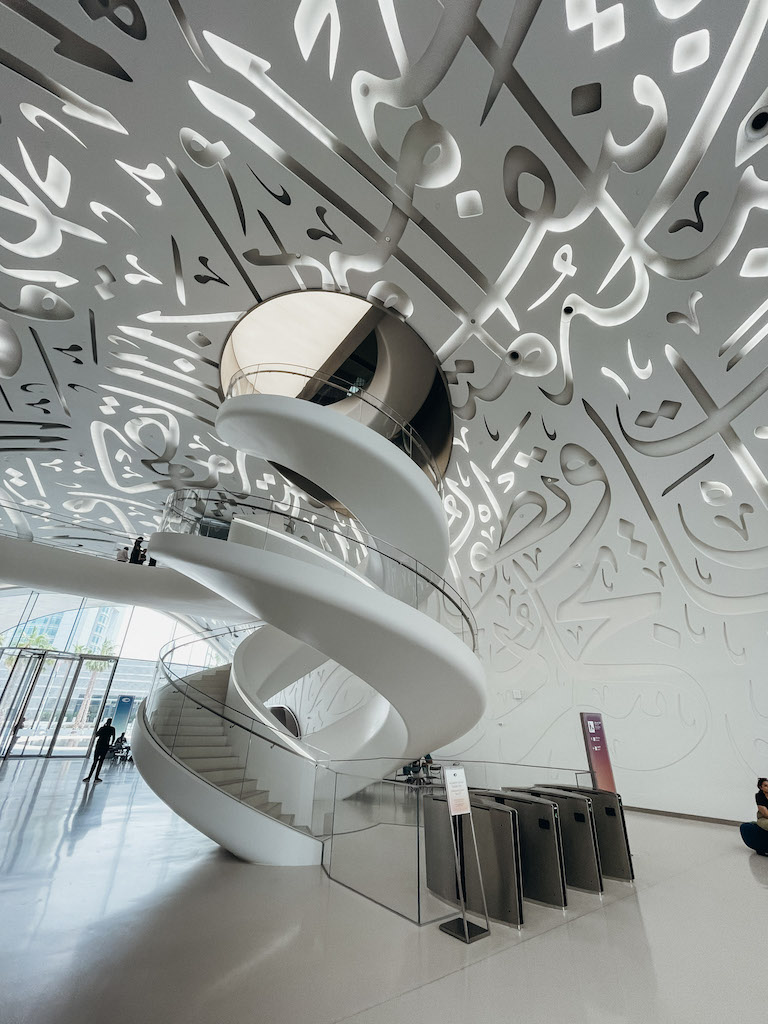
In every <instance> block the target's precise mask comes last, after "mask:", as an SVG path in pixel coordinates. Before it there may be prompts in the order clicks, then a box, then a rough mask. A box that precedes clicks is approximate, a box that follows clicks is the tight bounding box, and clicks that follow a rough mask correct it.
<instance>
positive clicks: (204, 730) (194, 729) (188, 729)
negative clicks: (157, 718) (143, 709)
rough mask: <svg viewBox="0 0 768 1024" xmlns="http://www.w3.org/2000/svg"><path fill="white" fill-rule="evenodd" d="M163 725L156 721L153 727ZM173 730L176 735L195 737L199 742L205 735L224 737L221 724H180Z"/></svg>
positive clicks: (212, 737)
mask: <svg viewBox="0 0 768 1024" xmlns="http://www.w3.org/2000/svg"><path fill="white" fill-rule="evenodd" d="M163 727H164V726H163V725H160V723H158V724H157V726H156V727H155V728H156V729H157V728H163ZM173 732H174V733H175V734H176V735H177V736H188V737H191V738H194V737H197V738H198V739H199V740H200V742H201V743H202V742H206V737H210V738H211V739H221V740H224V739H226V737H225V735H224V726H223V725H181V726H179V728H178V729H174V730H173Z"/></svg>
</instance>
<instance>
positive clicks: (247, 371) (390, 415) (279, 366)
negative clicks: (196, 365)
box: [226, 363, 443, 492]
mask: <svg viewBox="0 0 768 1024" xmlns="http://www.w3.org/2000/svg"><path fill="white" fill-rule="evenodd" d="M267 373H271V374H281V373H282V374H285V375H286V376H291V377H301V378H303V379H305V380H308V381H319V382H321V383H322V384H323V385H327V386H328V387H331V388H333V389H334V390H336V391H338V392H339V393H340V399H339V400H341V398H353V399H357V400H358V401H360V402H363V403H364V404H365V405H368V406H370V407H371V408H372V409H375V411H376V412H379V413H381V414H382V415H383V416H386V418H387V419H388V420H390V422H391V423H393V424H394V426H395V427H396V430H395V431H394V433H393V434H392V435H390V438H389V439H390V440H392V439H393V438H394V437H395V436H396V435H397V434H398V433H400V434H402V435H403V436H404V437H406V438H408V440H409V441H410V443H411V444H412V445H413V446H415V447H416V448H417V449H418V451H419V452H420V455H421V461H420V460H417V459H414V461H415V462H417V464H422V463H423V465H422V468H424V469H428V470H429V472H428V474H427V475H428V476H429V477H430V478H431V479H432V482H433V484H434V485H435V487H436V488H437V490H438V491H440V492H442V482H443V477H442V473H441V472H440V469H439V468H438V465H437V462H436V461H435V459H434V456H433V455H432V452H431V451H430V450H429V446H428V445H427V443H426V442H425V441H424V439H423V438H422V437H421V435H420V434H419V432H418V431H417V430H416V429H415V427H414V426H413V425H412V424H411V423H410V422H409V421H408V420H406V419H404V418H403V417H402V416H401V415H400V413H399V412H397V410H396V409H393V408H392V406H391V405H388V404H387V403H386V402H384V401H382V400H381V399H380V398H377V397H376V396H375V395H372V394H370V392H368V391H366V390H365V389H363V388H361V389H359V390H357V391H353V390H352V387H353V385H350V384H349V382H348V381H345V380H343V379H342V378H341V377H336V376H334V375H333V374H329V373H323V372H322V371H321V370H315V369H313V368H312V367H310V366H299V365H294V364H292V363H254V364H253V365H251V366H245V367H241V368H240V369H239V370H238V371H237V372H236V373H234V374H233V375H232V377H231V378H230V381H229V384H228V385H227V392H226V397H227V398H234V397H238V386H239V385H241V384H242V383H243V382H244V381H247V382H248V384H249V385H250V388H251V391H250V392H248V393H252V394H262V392H261V391H259V389H258V388H257V387H256V384H255V380H256V378H257V377H258V376H259V375H260V374H267ZM306 401H312V399H311V398H309V399H306ZM383 436H386V435H383ZM406 454H408V455H409V456H410V457H411V458H413V455H412V454H411V453H410V452H408V451H406Z"/></svg>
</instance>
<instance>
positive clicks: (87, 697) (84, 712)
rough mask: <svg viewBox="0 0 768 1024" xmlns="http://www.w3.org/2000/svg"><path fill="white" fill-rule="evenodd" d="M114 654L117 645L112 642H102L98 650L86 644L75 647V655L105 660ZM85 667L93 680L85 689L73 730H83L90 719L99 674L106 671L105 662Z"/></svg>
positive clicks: (93, 662)
mask: <svg viewBox="0 0 768 1024" xmlns="http://www.w3.org/2000/svg"><path fill="white" fill-rule="evenodd" d="M114 653H115V645H114V644H113V643H112V641H111V640H102V641H101V643H100V644H99V646H98V647H97V648H96V650H94V649H93V648H91V647H89V646H87V645H86V644H76V645H75V654H100V655H102V656H103V657H105V658H109V657H111V656H112V655H113V654H114ZM83 666H84V667H85V668H87V669H88V671H89V672H90V673H91V678H90V679H89V680H88V685H87V687H86V688H85V694H84V695H83V700H82V703H81V704H80V708H79V710H78V712H77V714H76V715H75V720H74V722H73V723H72V728H73V729H82V727H83V726H84V725H85V720H86V718H87V717H88V712H89V710H90V707H91V697H92V695H93V691H94V688H95V686H96V680H97V679H98V678H99V674H100V673H101V672H103V671H104V662H103V661H96V660H92V661H84V662H83Z"/></svg>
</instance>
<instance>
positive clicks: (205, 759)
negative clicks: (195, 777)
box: [174, 747, 242, 776]
mask: <svg viewBox="0 0 768 1024" xmlns="http://www.w3.org/2000/svg"><path fill="white" fill-rule="evenodd" d="M225 749H226V748H225ZM174 753H175V754H176V756H177V757H178V758H180V759H181V760H182V761H183V762H184V764H186V765H189V767H190V768H192V769H193V770H194V771H196V772H200V773H201V774H205V775H206V776H208V774H209V769H211V768H213V769H215V770H216V771H219V770H224V769H227V768H235V769H241V768H242V765H241V764H240V758H239V757H236V756H235V755H233V754H221V755H219V756H218V757H216V755H215V754H214V755H207V756H206V755H203V756H202V757H185V756H184V755H183V754H182V753H181V752H180V751H179V749H178V747H176V748H174Z"/></svg>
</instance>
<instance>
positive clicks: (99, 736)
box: [83, 718, 115, 782]
mask: <svg viewBox="0 0 768 1024" xmlns="http://www.w3.org/2000/svg"><path fill="white" fill-rule="evenodd" d="M114 738H115V730H114V729H113V728H112V719H111V718H108V719H107V723H106V725H102V727H101V728H100V729H99V731H98V732H97V733H96V746H95V747H94V750H93V764H92V765H91V770H90V771H89V772H88V774H87V775H86V777H85V778H84V779H83V782H89V781H90V778H91V776H92V775H93V773H94V772H96V782H103V781H104V780H103V779H102V778H101V776H100V775H99V772H100V771H101V766H102V765H103V764H104V758H105V757H106V756H107V754H108V753H109V748H110V747H111V746H112V741H113V740H114Z"/></svg>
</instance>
